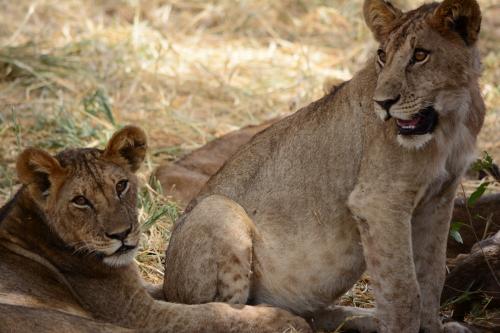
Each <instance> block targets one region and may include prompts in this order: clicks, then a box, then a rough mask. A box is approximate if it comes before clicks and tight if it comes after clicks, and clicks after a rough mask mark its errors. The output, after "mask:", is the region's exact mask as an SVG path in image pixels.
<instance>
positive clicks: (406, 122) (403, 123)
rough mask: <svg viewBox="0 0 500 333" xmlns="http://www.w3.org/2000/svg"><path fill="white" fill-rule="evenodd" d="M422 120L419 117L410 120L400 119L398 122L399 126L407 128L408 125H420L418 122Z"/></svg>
mask: <svg viewBox="0 0 500 333" xmlns="http://www.w3.org/2000/svg"><path fill="white" fill-rule="evenodd" d="M419 121H420V118H419V117H416V118H413V119H410V120H403V119H398V120H397V123H398V126H399V127H403V128H407V127H416V126H417V125H418V122H419Z"/></svg>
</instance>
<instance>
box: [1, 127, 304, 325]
mask: <svg viewBox="0 0 500 333" xmlns="http://www.w3.org/2000/svg"><path fill="white" fill-rule="evenodd" d="M146 145H147V144H146V136H145V134H144V132H143V131H142V130H141V129H139V128H137V127H132V126H129V127H125V128H123V129H122V130H120V131H118V132H117V133H115V134H114V135H113V137H112V138H111V139H110V141H109V142H108V144H107V147H106V148H105V149H104V150H100V149H95V148H82V149H70V150H65V151H63V152H61V153H59V154H58V155H56V156H55V157H53V156H51V155H49V154H48V153H47V152H45V151H43V150H39V149H35V148H28V149H26V150H25V151H23V152H22V153H21V154H20V156H19V158H18V160H17V173H18V177H19V180H20V181H21V183H22V184H23V185H22V187H21V188H20V190H19V191H18V192H17V193H16V194H15V196H14V198H13V199H12V200H10V201H9V202H8V203H7V204H6V205H5V206H4V207H3V208H2V209H1V210H0V331H1V332H35V331H36V332H61V331H64V332H172V333H174V332H175V333H183V332H184V333H192V332H234V333H236V332H248V333H250V332H269V333H271V332H282V331H285V330H287V329H290V328H291V327H295V328H297V329H298V330H301V331H302V332H309V331H310V328H309V325H308V324H307V323H306V322H305V321H304V320H303V319H301V318H299V317H296V316H292V315H291V314H289V313H287V312H286V311H284V310H279V309H275V308H272V307H252V306H230V305H228V304H222V303H212V304H206V305H194V306H188V305H181V304H173V303H167V302H162V301H158V300H155V299H153V298H152V297H151V296H150V295H149V294H148V291H147V289H146V286H145V284H144V283H143V281H142V280H141V277H140V275H139V273H138V268H137V265H136V264H135V263H134V261H133V260H134V255H135V253H136V252H137V248H138V243H139V238H140V231H141V230H140V224H139V222H138V218H137V208H136V207H137V186H138V185H137V182H138V181H137V177H136V176H135V172H136V171H137V170H138V168H139V167H140V165H141V163H142V161H143V160H144V157H145V154H146ZM151 290H154V289H151ZM160 290H161V286H160Z"/></svg>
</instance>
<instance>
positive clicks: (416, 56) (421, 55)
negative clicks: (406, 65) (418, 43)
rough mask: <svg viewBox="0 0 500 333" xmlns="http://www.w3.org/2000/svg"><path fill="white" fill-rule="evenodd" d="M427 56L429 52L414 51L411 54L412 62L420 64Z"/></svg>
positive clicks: (422, 50)
mask: <svg viewBox="0 0 500 333" xmlns="http://www.w3.org/2000/svg"><path fill="white" fill-rule="evenodd" d="M428 56H429V51H427V50H424V49H416V50H415V52H414V53H413V61H414V62H422V61H424V60H426V59H427V57H428Z"/></svg>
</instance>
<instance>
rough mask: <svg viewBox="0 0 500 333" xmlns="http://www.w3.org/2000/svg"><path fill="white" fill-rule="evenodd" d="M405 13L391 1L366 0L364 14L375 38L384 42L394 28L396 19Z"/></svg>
mask: <svg viewBox="0 0 500 333" xmlns="http://www.w3.org/2000/svg"><path fill="white" fill-rule="evenodd" d="M402 14H403V13H402V12H401V10H399V9H397V8H396V7H394V6H393V5H392V4H391V3H390V2H389V1H384V0H365V3H364V5H363V15H364V17H365V21H366V24H367V25H368V28H370V30H371V31H372V33H373V36H374V37H375V39H376V40H377V41H378V42H379V43H381V42H383V41H384V40H385V39H386V38H387V36H388V35H389V33H390V32H391V30H392V28H393V23H394V21H395V20H396V19H397V18H398V17H399V16H401V15H402Z"/></svg>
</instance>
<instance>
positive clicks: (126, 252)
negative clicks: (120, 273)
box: [102, 246, 137, 267]
mask: <svg viewBox="0 0 500 333" xmlns="http://www.w3.org/2000/svg"><path fill="white" fill-rule="evenodd" d="M136 254H137V246H134V247H129V246H125V247H124V246H122V247H120V249H118V250H117V251H116V252H115V253H113V254H112V255H109V256H106V257H104V258H103V260H102V261H103V262H104V263H105V264H106V265H108V266H111V267H121V266H126V265H129V264H130V263H132V261H134V258H135V255H136Z"/></svg>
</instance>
